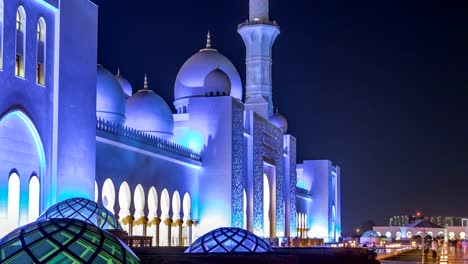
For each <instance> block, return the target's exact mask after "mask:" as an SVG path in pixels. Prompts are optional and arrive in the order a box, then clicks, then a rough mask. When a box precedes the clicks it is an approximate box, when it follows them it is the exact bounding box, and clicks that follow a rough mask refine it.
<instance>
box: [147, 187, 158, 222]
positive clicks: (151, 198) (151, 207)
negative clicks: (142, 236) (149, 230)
mask: <svg viewBox="0 0 468 264" xmlns="http://www.w3.org/2000/svg"><path fill="white" fill-rule="evenodd" d="M148 216H149V217H148V218H150V220H151V219H152V218H155V217H157V216H158V192H157V191H156V188H154V186H153V187H151V188H150V190H149V192H148Z"/></svg>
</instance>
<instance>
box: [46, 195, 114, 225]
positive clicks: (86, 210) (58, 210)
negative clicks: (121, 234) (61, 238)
mask: <svg viewBox="0 0 468 264" xmlns="http://www.w3.org/2000/svg"><path fill="white" fill-rule="evenodd" d="M52 218H63V219H78V220H82V221H85V222H88V223H90V224H93V225H95V226H97V227H99V228H101V229H107V230H109V229H113V230H123V229H122V227H121V226H120V225H119V221H118V220H117V218H115V216H114V215H113V214H112V213H111V212H109V211H108V210H107V209H106V208H104V207H103V206H101V205H98V204H97V203H95V202H93V201H91V200H88V199H84V198H71V199H68V200H65V201H63V202H60V203H57V204H55V205H53V206H51V207H50V208H49V209H47V211H45V212H44V213H43V214H42V215H41V216H39V218H38V219H37V220H38V221H41V220H47V219H52Z"/></svg>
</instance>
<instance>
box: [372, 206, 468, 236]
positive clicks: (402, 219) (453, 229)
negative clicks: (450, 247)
mask: <svg viewBox="0 0 468 264" xmlns="http://www.w3.org/2000/svg"><path fill="white" fill-rule="evenodd" d="M421 219H425V220H428V221H429V222H432V223H434V224H437V225H440V226H444V227H445V229H444V230H440V229H427V230H426V231H425V233H426V235H430V236H432V237H434V236H439V237H444V238H445V239H450V240H454V239H457V240H460V239H466V238H467V237H466V235H467V234H468V218H463V217H454V216H424V215H423V214H422V213H421V212H417V213H416V214H415V215H399V216H393V217H390V219H389V226H375V227H374V228H373V230H374V231H375V232H377V233H378V234H379V235H381V236H386V237H387V238H390V239H393V240H397V241H398V240H405V239H411V238H412V237H413V236H414V235H421V234H422V231H421V230H419V229H415V228H412V227H407V225H408V224H411V223H413V222H416V221H418V220H421Z"/></svg>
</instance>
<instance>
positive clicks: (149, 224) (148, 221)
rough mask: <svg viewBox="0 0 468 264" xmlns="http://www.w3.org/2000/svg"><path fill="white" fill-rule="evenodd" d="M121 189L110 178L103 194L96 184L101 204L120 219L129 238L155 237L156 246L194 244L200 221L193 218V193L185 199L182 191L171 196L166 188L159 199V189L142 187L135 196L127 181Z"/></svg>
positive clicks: (103, 188)
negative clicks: (191, 196) (181, 194)
mask: <svg viewBox="0 0 468 264" xmlns="http://www.w3.org/2000/svg"><path fill="white" fill-rule="evenodd" d="M118 186H119V187H118V189H116V186H115V185H114V183H113V181H112V180H111V179H107V180H105V181H104V184H103V185H102V187H101V189H100V190H101V192H100V193H101V194H100V195H99V187H98V184H97V183H96V186H95V190H96V193H95V200H96V202H99V198H100V199H101V201H100V202H102V204H103V205H104V207H105V208H106V209H107V210H109V211H110V212H112V213H114V214H115V215H116V216H117V218H118V219H119V222H120V224H121V225H122V227H123V228H124V230H125V231H126V232H128V235H129V236H151V237H153V243H152V244H153V246H188V245H190V244H191V243H192V240H193V237H194V233H195V232H196V226H197V221H192V219H191V207H192V201H191V198H190V194H189V193H185V194H184V196H183V199H181V196H180V193H179V192H178V191H174V192H173V193H172V196H171V195H170V194H169V191H168V190H167V189H163V190H162V191H161V193H160V196H159V195H158V191H157V189H156V188H155V187H151V188H150V189H149V190H148V191H147V192H146V191H145V189H144V188H143V186H142V185H141V184H138V185H137V186H136V187H135V189H134V191H133V196H132V190H131V189H130V186H129V184H128V183H127V182H125V181H124V182H122V183H120V184H119V185H118ZM116 190H118V192H116ZM132 203H133V208H134V210H133V214H132V213H131V206H132ZM117 208H118V210H115V209H117ZM145 212H148V213H147V214H145ZM158 212H160V215H158Z"/></svg>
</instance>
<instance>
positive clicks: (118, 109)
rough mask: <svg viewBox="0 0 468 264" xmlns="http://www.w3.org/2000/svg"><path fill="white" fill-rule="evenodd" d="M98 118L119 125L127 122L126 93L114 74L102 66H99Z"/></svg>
mask: <svg viewBox="0 0 468 264" xmlns="http://www.w3.org/2000/svg"><path fill="white" fill-rule="evenodd" d="M96 116H97V117H98V118H102V119H104V120H107V121H110V122H114V123H117V124H123V123H124V122H125V93H124V92H123V90H122V87H121V86H120V83H119V82H118V81H117V79H116V78H115V76H114V74H112V73H111V72H110V71H108V70H107V69H106V68H104V67H103V66H102V65H98V66H97V83H96Z"/></svg>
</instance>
